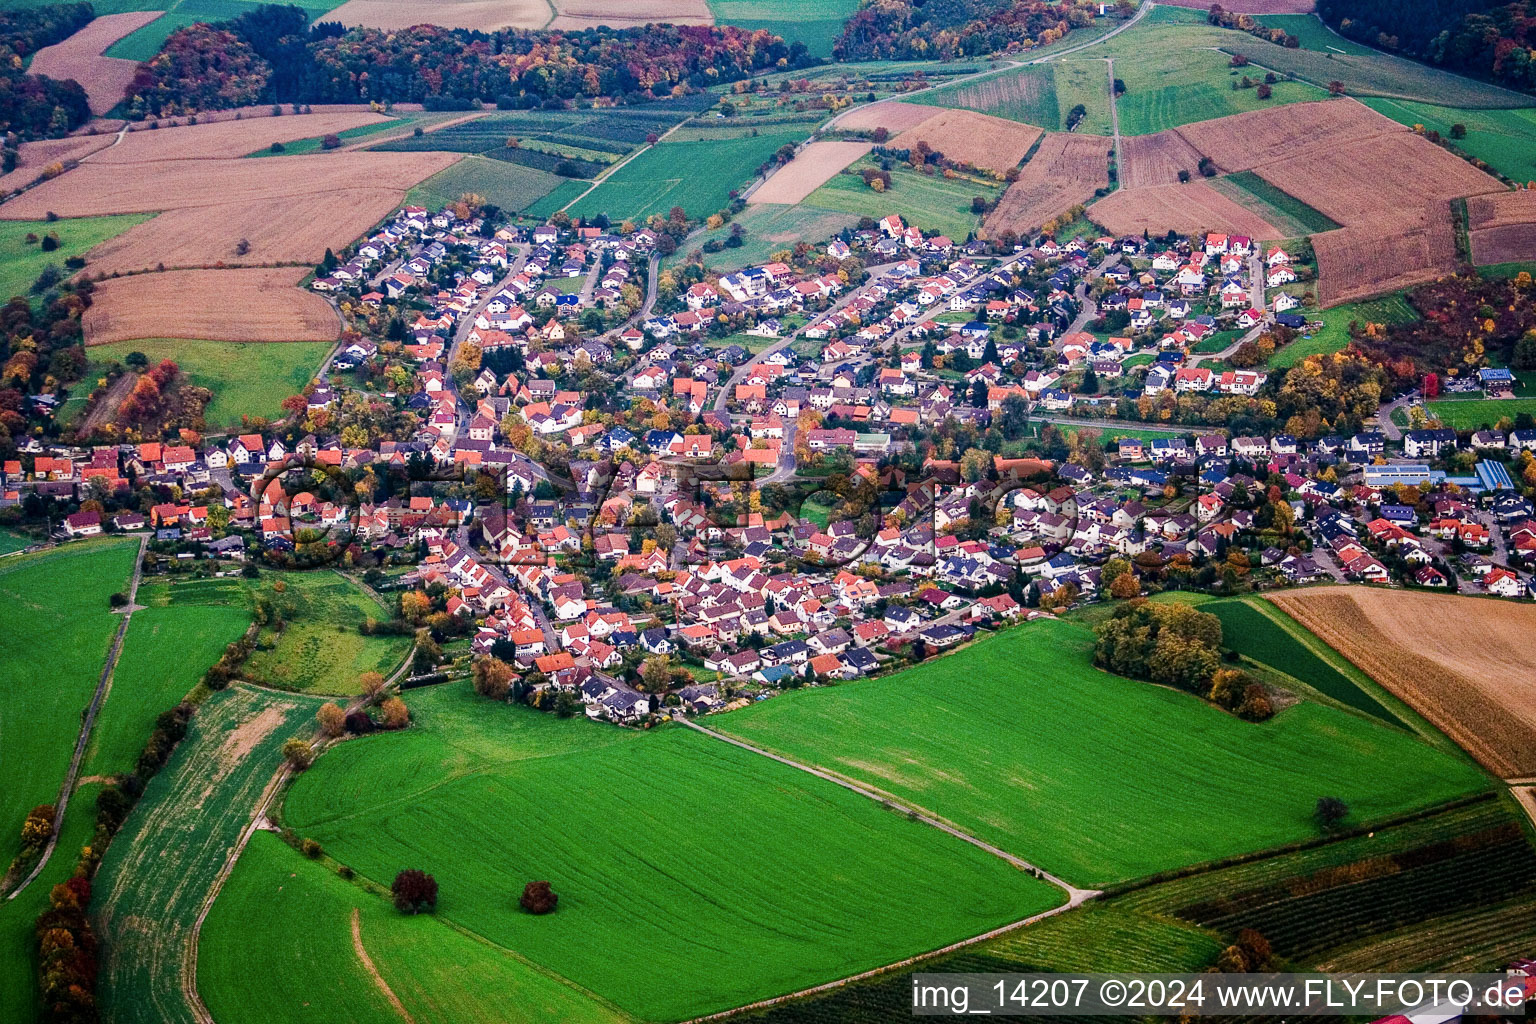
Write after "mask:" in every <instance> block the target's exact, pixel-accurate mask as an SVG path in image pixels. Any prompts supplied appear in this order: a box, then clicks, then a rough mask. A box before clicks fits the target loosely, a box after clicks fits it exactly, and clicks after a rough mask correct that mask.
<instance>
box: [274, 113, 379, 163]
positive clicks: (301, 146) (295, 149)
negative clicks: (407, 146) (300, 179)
mask: <svg viewBox="0 0 1536 1024" xmlns="http://www.w3.org/2000/svg"><path fill="white" fill-rule="evenodd" d="M406 123H407V122H406V119H405V118H394V119H392V120H389V121H375V122H373V123H372V124H360V125H358V126H357V127H356V128H347V129H345V130H343V131H339V132H336V133H334V134H335V135H336V137H337V138H338V139H340V140H341V141H342V144H343V145H346V144H347V143H349V142H356V141H357V140H358V139H365V138H367V137H368V136H370V135H377V134H379V133H380V132H387V131H393V130H395V129H397V128H402V127H404V126H405V124H406ZM324 141H325V136H324V135H311V136H310V137H309V138H307V139H295V140H294V141H292V142H284V143H283V144H282V147H283V148H282V150H281V151H280V152H281V154H282V155H283V156H300V155H302V154H304V153H319V152H321V151H322V150H321V148H320V147H321V144H322V143H324ZM277 155H278V153H274V152H272V147H271V146H264V147H263V148H261V149H258V150H256V151H255V152H254V153H247V154H246V156H249V157H264V156H277Z"/></svg>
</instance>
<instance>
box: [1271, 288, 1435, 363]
mask: <svg viewBox="0 0 1536 1024" xmlns="http://www.w3.org/2000/svg"><path fill="white" fill-rule="evenodd" d="M1302 312H1303V313H1304V314H1305V316H1306V317H1307V319H1308V320H1321V321H1322V322H1323V327H1322V328H1321V329H1320V330H1317V331H1314V332H1313V333H1312V334H1311V335H1310V336H1309V335H1302V336H1299V337H1297V338H1296V340H1295V341H1293V342H1291V343H1290V344H1289V345H1286V346H1285V347H1283V348H1281V349H1278V350H1277V351H1276V352H1275V354H1274V355H1273V356H1271V357H1270V360H1269V365H1270V367H1271V368H1272V369H1281V368H1285V367H1290V366H1295V365H1296V364H1297V363H1299V362H1301V361H1302V360H1303V359H1305V358H1306V357H1307V356H1312V355H1326V354H1328V353H1330V352H1338V351H1340V350H1342V349H1344V348H1346V347H1348V345H1349V341H1350V338H1349V325H1350V323H1351V322H1352V321H1354V322H1358V323H1362V324H1365V323H1377V324H1395V323H1408V322H1410V321H1413V320H1417V319H1418V318H1419V314H1418V313H1417V312H1415V310H1414V308H1413V307H1412V306H1410V305H1408V300H1407V299H1405V298H1404V297H1403V294H1402V293H1401V292H1398V293H1396V294H1393V295H1384V296H1382V297H1381V298H1378V299H1366V300H1364V301H1362V302H1346V303H1344V304H1343V305H1340V306H1334V307H1332V308H1331V309H1308V310H1303V311H1302Z"/></svg>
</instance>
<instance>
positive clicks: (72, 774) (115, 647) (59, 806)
mask: <svg viewBox="0 0 1536 1024" xmlns="http://www.w3.org/2000/svg"><path fill="white" fill-rule="evenodd" d="M148 546H149V534H147V533H146V534H144V535H143V536H141V537H140V538H139V554H138V557H137V558H136V559H134V562H133V579H132V580H131V581H130V582H129V584H128V603H127V604H126V605H124V606H123V609H122V616H123V617H122V619H121V620H119V622H118V624H117V633H116V634H115V635H114V636H113V637H112V646H111V647H110V648H109V649H108V650H107V660H106V664H104V665H103V666H102V668H101V676H100V677H99V678H98V679H97V680H96V693H95V694H94V695H92V697H91V704H90V707H88V708H87V709H86V712H85V718H84V719H82V720H81V722H80V735H79V736H78V737H76V739H75V753H74V756H72V757H71V758H70V760H69V771H67V772H65V773H64V784H63V785H62V786H60V787H59V799H58V801H57V802H56V803H55V804H54V815H53V834H52V835H50V836H49V837H48V845H47V846H44V847H43V855H42V856H41V857H39V858H38V859H37V864H36V866H35V867H33V868H32V872H31V874H29V875H27V877H26V878H25V879H24V880H23V881H22V883H21V884H20V885H18V886H17V887H16V888H15V889H14V890H12V892H11V894H10V895H9V896H7V897H6V899H7V900H13V899H15V898H16V897H17V896H20V895H21V894H22V893H23V892H24V891H26V888H27V886H29V885H31V884H32V882H33V881H34V880H35V879H36V878H37V876H38V875H40V874H42V871H43V868H44V867H45V866H47V864H48V858H49V857H52V856H53V848H54V847H55V846H57V845H58V842H59V831H60V830H61V829H63V827H64V812H65V811H66V810H68V809H69V798H70V796H71V795H72V794H73V793H74V791H75V780H76V779H78V778H79V777H80V762H81V760H82V759H84V757H85V747H86V744H87V743H88V742H89V741H90V738H91V727H92V726H93V725H95V724H96V714H97V712H99V711H100V710H101V704H102V701H104V700H106V697H107V692H108V691H109V690H111V688H112V673H113V672H114V671H115V670H116V668H117V656H118V655H119V654H121V653H122V651H123V637H124V636H125V635H127V633H128V622H129V620H130V619H132V618H133V613H134V611H135V610H136V609H137V607H138V606H137V605H136V604H135V603H134V602H135V599H136V598H137V597H138V596H139V579H140V577H141V576H142V575H143V572H144V551H145V549H146V548H147V547H148Z"/></svg>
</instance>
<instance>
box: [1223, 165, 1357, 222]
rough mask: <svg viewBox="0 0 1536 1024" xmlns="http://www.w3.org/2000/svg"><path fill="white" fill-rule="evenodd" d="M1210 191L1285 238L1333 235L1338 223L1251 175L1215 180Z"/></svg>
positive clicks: (1227, 176) (1245, 173)
mask: <svg viewBox="0 0 1536 1024" xmlns="http://www.w3.org/2000/svg"><path fill="white" fill-rule="evenodd" d="M1211 187H1212V188H1214V189H1216V190H1217V191H1218V192H1221V193H1222V194H1223V195H1226V196H1227V197H1228V198H1230V199H1232V200H1234V201H1236V202H1238V203H1240V204H1242V205H1243V206H1245V207H1247V208H1248V209H1250V210H1252V211H1253V212H1254V213H1257V214H1258V215H1259V216H1261V217H1263V218H1264V219H1265V220H1267V221H1269V222H1270V223H1271V224H1274V225H1275V226H1276V227H1277V228H1279V229H1280V231H1281V232H1283V235H1284V237H1286V238H1298V237H1300V236H1301V235H1311V234H1316V233H1317V232H1319V231H1332V230H1333V229H1334V228H1337V227H1338V226H1339V223H1338V221H1336V220H1333V219H1332V218H1331V217H1328V216H1325V215H1324V214H1322V213H1320V212H1318V211H1317V210H1314V209H1313V208H1312V207H1310V206H1308V205H1307V204H1306V203H1304V202H1302V201H1301V200H1300V199H1297V198H1296V197H1295V196H1293V195H1290V194H1289V193H1287V192H1282V191H1281V190H1280V189H1278V188H1276V187H1275V186H1273V185H1271V184H1270V183H1269V182H1267V181H1265V180H1264V179H1263V178H1261V177H1259V176H1258V175H1257V174H1255V173H1254V172H1252V171H1237V172H1236V173H1233V174H1228V175H1225V176H1223V177H1220V178H1216V179H1214V180H1212V182H1211Z"/></svg>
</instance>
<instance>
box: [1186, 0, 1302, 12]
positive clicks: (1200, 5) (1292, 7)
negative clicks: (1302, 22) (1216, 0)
mask: <svg viewBox="0 0 1536 1024" xmlns="http://www.w3.org/2000/svg"><path fill="white" fill-rule="evenodd" d="M1157 2H1158V3H1165V4H1168V5H1169V6H1170V7H1193V8H1195V9H1196V10H1200V11H1208V10H1210V9H1211V5H1210V4H1208V3H1206V2H1205V0H1157ZM1221 6H1223V7H1225V8H1226V9H1227V10H1229V11H1236V12H1237V13H1238V14H1311V13H1312V10H1313V8H1314V3H1313V0H1228V2H1227V3H1224V4H1222V5H1221Z"/></svg>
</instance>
